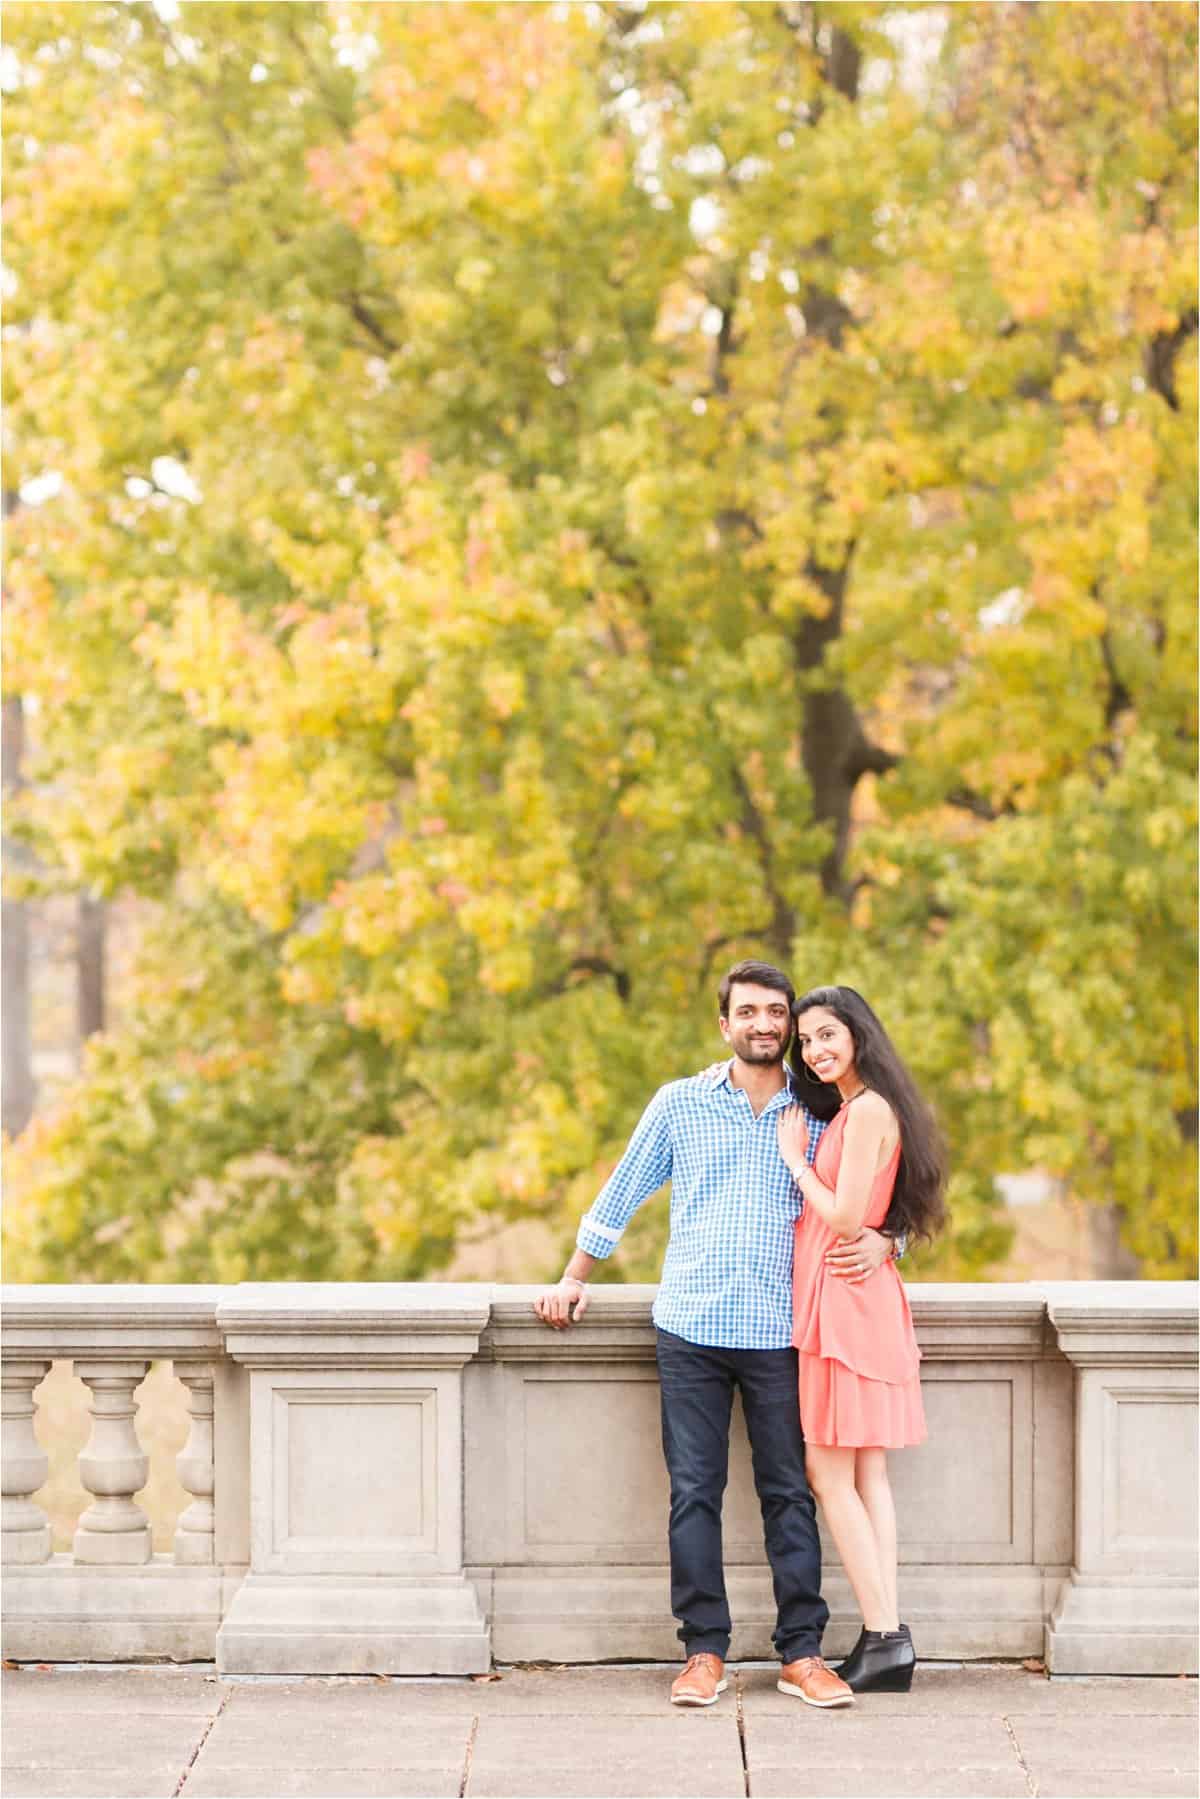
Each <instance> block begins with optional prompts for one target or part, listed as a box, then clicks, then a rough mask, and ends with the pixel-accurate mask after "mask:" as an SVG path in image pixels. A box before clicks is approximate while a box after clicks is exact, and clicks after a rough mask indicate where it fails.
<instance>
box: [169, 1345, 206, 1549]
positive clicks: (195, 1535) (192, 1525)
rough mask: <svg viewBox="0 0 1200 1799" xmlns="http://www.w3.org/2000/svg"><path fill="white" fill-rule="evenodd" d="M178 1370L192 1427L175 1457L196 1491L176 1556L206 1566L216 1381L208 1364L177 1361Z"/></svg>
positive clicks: (181, 1528) (179, 1530)
mask: <svg viewBox="0 0 1200 1799" xmlns="http://www.w3.org/2000/svg"><path fill="white" fill-rule="evenodd" d="M175 1373H176V1375H177V1376H178V1378H179V1379H180V1380H181V1381H182V1382H183V1384H184V1386H185V1387H186V1388H187V1392H188V1413H189V1415H190V1419H191V1429H190V1430H189V1432H188V1440H187V1442H186V1443H185V1444H184V1446H183V1448H182V1449H181V1450H180V1452H179V1454H178V1455H177V1456H176V1458H175V1467H176V1469H177V1470H178V1473H179V1479H180V1483H181V1485H182V1486H183V1487H184V1488H185V1489H186V1491H187V1492H189V1493H191V1494H192V1495H193V1499H192V1503H191V1505H189V1506H188V1508H187V1510H186V1511H185V1512H183V1513H182V1515H181V1516H180V1519H179V1523H178V1525H177V1526H176V1530H175V1560H176V1562H177V1563H178V1564H179V1565H181V1566H186V1567H189V1568H192V1567H207V1566H209V1565H210V1564H211V1563H212V1561H213V1498H212V1496H213V1381H214V1378H215V1370H214V1369H213V1368H212V1367H211V1366H209V1365H201V1366H192V1367H189V1366H188V1365H187V1364H186V1363H176V1365H175Z"/></svg>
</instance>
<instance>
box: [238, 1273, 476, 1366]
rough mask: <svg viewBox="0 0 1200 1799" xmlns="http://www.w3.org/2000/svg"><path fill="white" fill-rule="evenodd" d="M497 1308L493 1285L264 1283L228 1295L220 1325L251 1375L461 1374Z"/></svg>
mask: <svg viewBox="0 0 1200 1799" xmlns="http://www.w3.org/2000/svg"><path fill="white" fill-rule="evenodd" d="M491 1303H492V1288H491V1285H490V1284H489V1283H487V1282H478V1283H470V1282H465V1281H464V1282H462V1283H459V1284H455V1283H451V1282H438V1281H410V1282H392V1281H378V1282H371V1281H346V1282H340V1281H328V1282H316V1281H313V1282H305V1281H297V1282H260V1283H247V1284H245V1285H243V1286H240V1287H235V1288H233V1289H231V1290H230V1291H228V1292H227V1293H226V1294H225V1296H224V1297H223V1298H222V1299H221V1301H220V1303H219V1305H218V1306H217V1324H218V1325H219V1327H220V1329H221V1332H222V1334H223V1336H224V1339H225V1347H226V1349H227V1350H228V1351H229V1354H230V1355H231V1356H232V1357H233V1358H234V1360H235V1361H238V1362H243V1363H245V1364H246V1366H247V1367H250V1368H303V1367H306V1366H310V1365H311V1364H312V1363H314V1362H321V1363H330V1362H333V1363H337V1364H339V1365H341V1366H345V1367H361V1368H396V1367H419V1366H424V1367H449V1368H453V1367H455V1366H458V1367H461V1366H462V1364H463V1363H464V1362H466V1361H468V1360H469V1359H470V1358H471V1357H472V1356H473V1355H475V1354H476V1352H477V1351H478V1348H479V1337H480V1333H481V1331H482V1330H483V1328H484V1326H485V1325H486V1323H487V1321H488V1318H489V1316H490V1313H491Z"/></svg>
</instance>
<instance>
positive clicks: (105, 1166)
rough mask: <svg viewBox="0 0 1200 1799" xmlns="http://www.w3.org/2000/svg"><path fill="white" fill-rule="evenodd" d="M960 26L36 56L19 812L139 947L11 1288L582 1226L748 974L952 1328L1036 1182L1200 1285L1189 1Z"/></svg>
mask: <svg viewBox="0 0 1200 1799" xmlns="http://www.w3.org/2000/svg"><path fill="white" fill-rule="evenodd" d="M934 10H935V9H928V8H922V7H905V6H890V5H866V4H864V5H857V4H855V5H848V4H841V5H839V6H837V7H824V6H820V5H808V4H805V5H801V4H795V5H785V6H781V7H765V6H761V5H736V4H726V3H720V4H712V5H706V6H692V7H679V6H670V5H652V6H650V7H648V8H647V9H645V10H644V11H643V10H635V9H631V8H625V7H619V6H618V7H608V8H596V7H582V6H567V7H561V8H549V7H543V6H535V7H525V6H516V5H498V6H497V5H488V4H474V5H472V6H471V7H469V8H459V9H457V11H456V16H455V20H454V29H453V31H451V30H450V29H449V27H448V23H447V19H446V15H445V13H444V10H443V9H439V8H436V7H430V6H419V5H418V6H408V5H361V6H346V5H328V6H327V5H324V4H312V5H308V4H291V5H287V6H271V5H261V4H237V5H222V6H219V7H218V6H215V5H213V6H210V5H207V4H199V3H193V4H190V5H189V6H187V7H186V8H184V9H183V11H182V13H181V15H180V17H179V19H178V20H177V21H176V22H175V23H174V24H167V23H165V22H164V21H163V20H162V19H161V18H160V16H159V15H158V14H157V13H156V12H155V11H154V9H153V8H152V7H149V6H144V5H134V6H124V5H121V6H118V5H111V4H102V3H98V0H97V3H89V4H83V5H70V6H67V5H55V4H37V5H33V4H27V3H20V0H18V3H16V4H10V5H8V6H6V8H5V28H6V41H7V43H8V46H9V49H10V51H11V53H12V55H13V57H14V58H15V59H16V62H17V64H18V67H19V71H20V79H19V82H18V84H17V85H16V87H15V89H14V91H13V92H12V93H11V94H10V96H9V100H8V115H9V116H8V130H7V133H6V141H5V149H6V155H7V158H8V169H7V175H6V181H7V195H8V199H7V205H6V217H7V223H8V231H7V239H6V260H7V261H8V263H9V265H10V266H11V268H12V271H13V274H14V276H15V282H16V286H15V294H14V297H13V298H12V299H11V300H10V304H9V313H8V319H9V341H8V348H9V354H8V357H7V359H6V360H7V380H8V383H9V418H10V426H11V429H12V432H13V437H14V443H15V446H16V447H15V450H14V454H13V457H12V458H11V461H12V464H13V466H12V468H11V470H10V479H12V478H15V479H16V480H18V481H23V480H26V479H29V478H31V477H32V476H34V475H36V474H38V473H40V472H42V471H45V470H51V469H52V470H56V471H58V472H59V473H60V474H61V476H62V479H63V487H62V491H61V492H60V493H59V494H58V495H57V496H56V497H55V498H54V499H53V500H52V501H49V502H47V503H46V504H44V505H42V506H39V507H28V508H25V509H23V510H22V511H21V512H20V513H19V514H18V515H17V517H16V518H15V520H14V521H13V523H12V525H11V528H10V540H11V541H10V561H9V581H10V587H11V591H12V600H11V603H10V607H9V617H8V625H7V630H8V647H7V659H6V679H7V681H8V682H9V683H10V685H11V689H12V690H14V691H20V692H23V693H24V694H26V695H28V696H30V697H31V698H33V699H35V700H36V701H37V703H38V714H37V716H38V721H39V724H38V729H39V733H40V755H41V761H40V764H39V765H38V767H37V768H36V769H34V770H33V771H32V773H33V776H34V784H33V785H32V786H31V788H30V789H29V790H28V793H27V795H26V797H25V800H24V802H23V811H22V816H21V819H20V820H19V822H20V824H21V826H22V828H23V829H24V830H25V832H26V833H27V835H28V836H29V837H30V838H31V839H32V841H33V842H34V843H35V845H36V847H37V850H38V853H39V856H40V858H41V862H42V864H43V866H45V867H46V868H47V869H50V870H52V871H55V872H54V874H53V877H52V878H55V879H57V880H59V881H60V882H61V883H62V884H64V885H72V884H78V883H80V882H87V883H88V884H90V885H92V886H93V887H96V888H98V889H100V890H101V891H105V892H110V893H115V892H119V891H124V890H134V891H136V892H138V893H139V894H141V895H143V896H144V898H145V900H146V902H147V904H149V905H151V906H153V907H154V908H156V909H157V912H158V917H159V923H158V925H157V927H156V929H155V930H153V931H152V932H150V933H149V934H148V936H147V939H146V941H145V942H144V944H143V945H142V947H141V951H140V957H139V966H138V969H137V972H136V980H135V989H136V990H135V995H134V999H133V1002H132V1005H131V1009H130V1016H129V1019H128V1022H127V1023H124V1024H123V1025H122V1027H121V1029H120V1030H119V1031H118V1032H116V1033H114V1034H113V1035H112V1036H111V1037H109V1038H107V1039H106V1040H104V1041H103V1042H101V1043H100V1044H98V1045H97V1046H95V1047H94V1049H93V1051H92V1054H91V1058H90V1061H89V1064H88V1067H87V1070H86V1072H85V1074H84V1077H83V1079H82V1080H81V1081H80V1083H79V1084H78V1086H77V1087H76V1088H75V1090H74V1091H73V1092H72V1093H70V1094H69V1095H68V1096H67V1097H66V1098H65V1099H64V1101H63V1102H62V1104H61V1106H60V1107H59V1108H58V1109H57V1110H56V1111H55V1113H54V1114H53V1115H52V1116H50V1117H47V1118H45V1119H43V1120H41V1121H39V1123H38V1124H37V1125H36V1126H35V1127H34V1129H33V1130H31V1132H30V1133H29V1134H28V1135H27V1136H25V1137H23V1138H22V1140H21V1142H20V1143H19V1144H18V1145H17V1146H16V1148H15V1149H14V1150H13V1151H12V1153H11V1156H10V1192H11V1195H12V1197H11V1200H10V1212H11V1229H12V1241H13V1249H12V1257H13V1259H12V1262H11V1263H10V1267H11V1270H12V1272H13V1273H14V1274H16V1275H17V1276H18V1278H23V1277H33V1276H36V1275H50V1276H51V1277H57V1278H96V1279H114V1278H131V1277H138V1278H148V1277H150V1278H185V1279H192V1278H197V1279H199V1278H216V1279H232V1278H239V1277H241V1276H243V1275H254V1276H258V1277H263V1278H267V1277H273V1276H290V1277H298V1276H308V1277H314V1278H320V1277H350V1276H379V1277H393V1278H409V1277H417V1276H420V1275H423V1274H426V1273H432V1272H435V1271H436V1270H437V1269H438V1268H439V1267H442V1266H444V1265H445V1263H446V1261H447V1260H448V1259H449V1257H450V1255H451V1254H452V1252H453V1246H454V1243H455V1240H456V1237H457V1235H458V1234H459V1233H460V1231H461V1230H462V1229H463V1228H464V1227H465V1226H467V1225H469V1224H472V1223H474V1222H475V1221H477V1220H478V1219H479V1218H480V1217H481V1216H491V1217H493V1218H495V1219H496V1220H498V1221H500V1220H504V1219H510V1218H511V1219H516V1218H523V1217H528V1216H539V1217H542V1218H544V1219H545V1220H547V1221H548V1222H549V1223H550V1224H551V1226H552V1227H553V1228H555V1229H556V1230H560V1231H562V1233H563V1235H564V1239H566V1238H569V1235H570V1230H571V1223H572V1220H573V1218H574V1217H575V1216H576V1215H577V1214H578V1212H579V1211H581V1210H582V1209H583V1208H584V1206H585V1205H586V1204H587V1202H588V1201H589V1199H590V1198H591V1197H592V1195H593V1193H594V1191H595V1189H596V1187H597V1186H598V1184H599V1183H600V1181H601V1180H602V1179H603V1177H604V1175H605V1173H606V1172H607V1170H608V1169H609V1168H610V1167H611V1165H612V1163H613V1161H614V1159H615V1157H616V1155H617V1154H618V1153H619V1151H620V1148H621V1146H622V1144H623V1142H624V1139H625V1137H626V1135H627V1132H628V1130H629V1128H630V1126H631V1125H632V1123H633V1121H634V1120H635V1118H636V1117H637V1115H638V1112H639V1110H640V1108H641V1106H642V1104H644V1102H645V1100H646V1098H647V1097H648V1095H649V1093H650V1092H651V1091H652V1090H653V1088H654V1087H655V1086H656V1085H657V1084H658V1083H659V1082H660V1081H661V1080H663V1079H667V1078H671V1077H673V1076H675V1075H678V1074H680V1073H684V1072H687V1071H688V1070H690V1069H694V1068H699V1067H701V1066H703V1065H704V1064H705V1063H706V1062H707V1061H708V1060H710V1059H711V1056H712V1055H713V1054H714V1053H716V1040H715V1035H714V1031H713V1012H714V1009H715V1008H714V1004H713V997H712V995H713V990H714V987H715V982H716V979H717V977H718V975H719V973H720V972H721V969H722V967H723V966H724V965H725V964H727V963H728V962H729V961H731V960H733V959H734V958H735V957H736V956H737V955H739V954H746V953H759V954H767V955H769V956H771V957H772V958H773V959H776V960H785V961H787V962H788V963H789V965H790V966H791V967H792V969H793V971H794V973H795V975H796V978H797V981H798V983H801V984H805V983H809V982H812V981H816V980H827V979H843V980H850V981H852V982H853V983H854V984H855V985H856V986H859V987H860V988H861V989H862V990H863V991H864V992H865V993H866V994H867V995H868V997H870V998H871V999H872V1001H873V1002H874V1003H875V1004H876V1005H877V1007H878V1009H879V1011H880V1012H881V1014H882V1016H883V1017H884V1019H885V1021H886V1022H887V1023H888V1024H889V1025H890V1026H891V1027H892V1029H893V1030H894V1033H895V1035H896V1037H897V1040H898V1042H899V1043H900V1044H901V1047H902V1049H903V1050H904V1052H905V1053H906V1054H907V1055H908V1056H909V1058H910V1059H911V1061H912V1064H913V1066H914V1068H915V1069H916V1070H917V1072H918V1074H919V1076H920V1078H921V1080H922V1081H923V1083H924V1084H925V1086H926V1088H927V1090H928V1091H929V1092H930V1094H931V1095H932V1096H933V1098H934V1099H935V1101H936V1104H937V1107H938V1110H939V1112H940V1114H941V1116H942V1118H943V1120H944V1123H945V1126H946V1129H947V1133H948V1135H949V1137H950V1139H951V1144H952V1152H953V1159H954V1165H955V1169H956V1175H955V1187H954V1191H953V1194H952V1199H953V1201H954V1210H955V1228H954V1231H953V1233H952V1234H951V1235H950V1236H949V1237H947V1238H946V1239H945V1240H944V1241H943V1243H942V1244H941V1245H940V1246H939V1247H938V1248H937V1249H936V1251H934V1252H932V1253H931V1254H928V1255H926V1256H925V1257H923V1258H919V1259H917V1261H916V1267H917V1272H918V1273H920V1272H928V1273H935V1274H939V1275H941V1276H943V1277H951V1278H971V1277H972V1276H978V1275H980V1274H983V1273H986V1271H987V1269H988V1267H989V1266H990V1265H992V1264H993V1263H994V1261H995V1259H996V1258H997V1257H998V1256H999V1255H1000V1254H1001V1253H1002V1252H1003V1248H1004V1227H1003V1225H1002V1224H1001V1223H1000V1221H999V1218H998V1212H997V1206H996V1200H995V1195H994V1190H993V1187H992V1177H993V1175H994V1174H995V1173H997V1172H1000V1171H1011V1170H1016V1169H1020V1168H1025V1167H1033V1166H1036V1167H1041V1168H1044V1169H1045V1170H1047V1171H1048V1172H1049V1173H1052V1174H1054V1175H1057V1176H1060V1177H1061V1178H1063V1179H1064V1180H1066V1181H1067V1182H1068V1183H1069V1185H1070V1187H1071V1190H1072V1191H1073V1192H1074V1193H1076V1194H1078V1195H1080V1196H1082V1197H1083V1198H1085V1199H1088V1200H1090V1201H1093V1202H1096V1203H1100V1204H1113V1203H1116V1204H1117V1205H1119V1207H1120V1208H1121V1210H1122V1212H1123V1215H1124V1218H1125V1228H1126V1235H1127V1239H1128V1241H1129V1242H1130V1244H1131V1245H1132V1247H1133V1248H1134V1249H1135V1250H1136V1252H1137V1254H1138V1255H1139V1257H1140V1258H1141V1259H1142V1263H1143V1267H1144V1268H1145V1270H1146V1272H1147V1273H1149V1274H1155V1275H1160V1274H1161V1275H1166V1274H1173V1273H1174V1274H1178V1273H1182V1272H1184V1271H1186V1270H1187V1269H1188V1268H1189V1267H1190V1266H1191V1263H1192V1261H1193V1258H1194V1254H1195V1227H1194V1222H1193V1212H1192V1206H1191V1190H1192V1188H1191V1180H1192V1176H1191V1172H1190V1170H1191V1166H1192V1161H1193V1157H1194V1151H1193V1149H1192V1147H1191V1145H1192V1143H1193V1141H1194V1129H1193V1130H1192V1131H1191V1132H1190V1133H1189V1126H1188V1117H1189V1113H1188V1108H1189V1107H1191V1106H1193V1105H1194V1091H1193V1089H1194V1043H1193V1039H1192V1036H1191V1027H1190V1022H1189V1020H1190V1018H1191V1015H1192V1014H1191V1012H1190V1010H1189V1007H1188V1005H1187V1003H1186V995H1185V994H1184V992H1183V991H1182V989H1183V985H1184V982H1185V979H1186V976H1185V972H1184V971H1185V970H1187V969H1188V968H1189V967H1190V966H1191V965H1192V962H1193V950H1192V936H1191V913H1190V908H1189V905H1188V896H1189V894H1190V893H1191V892H1192V890H1193V884H1194V876H1193V867H1192V844H1193V828H1192V822H1191V821H1192V807H1193V800H1192V793H1193V789H1192V778H1191V771H1192V767H1193V746H1194V739H1195V716H1194V696H1193V684H1192V669H1193V666H1194V657H1195V622H1194V610H1193V607H1192V604H1191V595H1192V573H1191V571H1192V560H1193V556H1194V542H1195V527H1194V516H1193V511H1194V508H1193V496H1194V492H1195V453H1194V442H1193V434H1192V430H1191V419H1192V416H1193V413H1194V402H1195V391H1196V356H1195V343H1196V299H1195V291H1194V261H1195V233H1194V227H1193V223H1192V221H1193V219H1194V213H1195V168H1194V153H1193V145H1194V138H1195V121H1194V105H1193V93H1194V81H1193V72H1194V57H1195V14H1194V11H1193V10H1192V9H1191V8H1189V7H1184V6H1175V5H1170V4H1164V5H1155V6H1152V7H1150V6H1141V7H1110V6H1103V5H1092V4H1081V5H1076V6H1071V7H1064V6H1057V7H1048V8H1028V7H1020V8H1013V7H1008V6H995V5H980V6H975V5H963V6H958V7H955V8H952V9H949V20H948V25H947V28H946V34H945V37H944V39H943V41H942V42H941V45H940V49H939V51H938V54H937V55H936V57H935V58H934V59H933V60H931V61H927V62H925V63H922V62H921V61H920V59H919V58H914V56H913V54H912V52H913V48H914V45H916V44H917V43H918V40H919V41H920V42H927V41H928V39H929V33H930V21H931V18H932V16H933V12H934ZM183 471H186V473H185V474H183V473H182V472H183ZM662 1212H663V1209H662V1207H661V1206H660V1207H658V1208H653V1209H652V1208H648V1209H647V1212H646V1213H645V1214H644V1216H643V1217H642V1218H640V1219H639V1220H638V1221H637V1223H636V1224H635V1226H634V1228H633V1230H632V1231H631V1233H630V1236H629V1238H628V1239H627V1241H626V1243H625V1245H624V1246H623V1248H622V1251H621V1254H620V1256H619V1258H615V1259H614V1261H613V1263H612V1265H611V1270H610V1271H611V1273H612V1274H613V1275H614V1276H623V1277H624V1278H639V1277H640V1278H648V1277H652V1275H653V1273H654V1272H655V1269H656V1255H657V1249H658V1247H659V1241H660V1239H661V1235H662V1231H663V1229H664V1220H663V1216H662ZM533 1272H534V1271H532V1270H531V1274H532V1273H533ZM539 1272H540V1271H539Z"/></svg>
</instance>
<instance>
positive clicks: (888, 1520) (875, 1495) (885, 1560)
mask: <svg viewBox="0 0 1200 1799" xmlns="http://www.w3.org/2000/svg"><path fill="white" fill-rule="evenodd" d="M854 1485H855V1489H856V1490H857V1493H858V1496H859V1498H860V1499H861V1500H862V1503H863V1509H864V1511H865V1512H866V1514H867V1517H868V1518H869V1519H870V1520H871V1530H872V1532H873V1533H874V1537H875V1550H876V1554H877V1555H878V1557H879V1568H880V1573H881V1574H882V1576H883V1585H884V1592H885V1594H886V1596H887V1607H888V1612H889V1614H890V1615H891V1617H892V1619H893V1623H891V1624H890V1625H889V1626H888V1629H889V1630H894V1629H895V1628H896V1625H897V1624H898V1623H899V1621H900V1608H899V1601H898V1598H897V1592H896V1559H897V1557H896V1508H895V1506H894V1505H893V1504H892V1487H891V1482H890V1481H889V1480H888V1471H887V1450H886V1449H858V1450H856V1451H855V1454H854Z"/></svg>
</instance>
